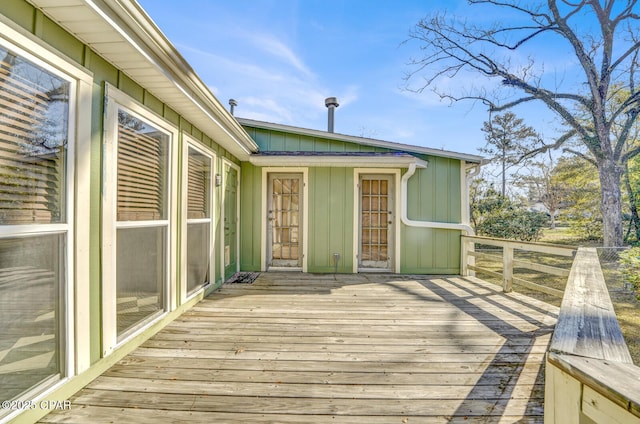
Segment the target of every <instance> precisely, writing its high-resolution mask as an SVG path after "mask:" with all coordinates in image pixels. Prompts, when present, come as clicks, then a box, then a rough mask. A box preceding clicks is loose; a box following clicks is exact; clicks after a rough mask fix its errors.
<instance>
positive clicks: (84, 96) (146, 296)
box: [0, 0, 481, 422]
mask: <svg viewBox="0 0 640 424" xmlns="http://www.w3.org/2000/svg"><path fill="white" fill-rule="evenodd" d="M425 140H428V135H425ZM439 143H440V141H439ZM480 159H481V158H480V157H478V156H474V155H467V154H461V153H453V152H447V151H443V150H437V149H429V148H425V147H419V146H408V145H403V144H397V143H391V142H386V141H380V140H372V139H367V138H360V137H352V136H347V135H340V134H335V133H332V132H325V131H317V130H309V129H301V128H295V127H289V126H284V125H279V124H272V123H265V122H257V121H251V120H245V119H235V118H234V117H233V116H232V115H231V114H230V113H229V112H228V111H227V110H226V109H225V108H224V107H223V106H222V104H221V103H220V102H219V101H218V100H217V99H216V98H215V97H214V96H213V94H212V93H211V92H210V91H209V89H208V88H207V86H206V85H205V84H204V83H203V82H202V81H201V80H200V79H199V78H198V76H197V75H196V73H195V72H194V71H193V69H192V68H191V67H190V66H189V64H188V63H186V61H185V60H184V59H183V58H182V56H181V55H180V54H179V53H178V52H177V51H176V49H175V48H174V47H173V45H172V44H171V43H170V42H169V40H167V39H166V37H165V36H164V35H163V34H162V33H161V32H160V31H159V30H158V28H157V27H156V26H155V24H154V23H153V22H152V21H151V19H150V18H149V17H148V16H147V15H146V13H145V12H144V11H143V10H142V8H141V7H140V6H139V5H138V4H137V3H136V2H135V1H133V0H117V1H116V0H103V1H100V2H95V1H89V0H69V1H51V0H29V1H27V0H4V1H2V2H0V399H2V400H5V399H6V400H11V399H13V400H15V401H16V402H15V404H16V405H18V403H17V402H18V401H40V400H43V399H55V400H59V399H63V398H66V397H68V396H69V395H70V394H72V393H73V392H75V391H76V390H78V389H79V388H81V387H82V386H84V385H85V384H86V383H87V382H89V381H91V379H93V378H95V377H96V376H98V375H99V374H100V373H102V372H103V371H104V370H106V369H107V368H108V367H109V366H111V365H112V364H113V363H115V362H116V361H117V360H119V359H120V358H121V357H123V356H124V355H125V354H127V353H128V352H130V351H131V350H132V349H133V348H135V347H136V346H138V345H139V344H140V343H141V342H142V341H144V340H145V339H147V338H148V337H150V336H151V335H153V334H155V333H156V332H157V331H159V329H161V328H162V327H163V326H164V325H166V324H167V323H169V322H170V321H171V320H173V319H175V318H176V317H177V316H178V315H179V314H180V313H182V312H183V311H185V310H186V309H188V308H190V307H191V306H193V305H194V304H195V303H196V302H197V301H198V300H200V299H201V298H202V297H203V296H204V295H206V294H208V293H210V292H211V291H213V290H214V289H215V288H217V287H219V286H220V285H221V284H222V282H223V281H225V280H226V279H228V278H229V277H231V276H232V275H233V274H235V273H236V272H238V271H266V272H268V271H270V270H283V269H286V270H295V271H302V272H338V273H354V272H394V273H429V274H435V273H441V274H456V273H458V272H459V270H460V240H459V239H460V234H461V233H464V232H465V231H468V230H469V227H468V213H467V210H468V204H467V192H466V189H467V172H468V171H469V169H470V168H476V167H477V166H479V164H480ZM3 405H4V404H3ZM44 413H46V410H42V409H41V408H34V409H30V408H26V409H25V408H22V409H21V408H9V409H6V408H3V409H2V410H0V422H6V421H10V420H13V419H14V418H17V417H19V418H20V420H22V421H34V420H36V419H37V418H38V417H40V416H42V415H43V414H44Z"/></svg>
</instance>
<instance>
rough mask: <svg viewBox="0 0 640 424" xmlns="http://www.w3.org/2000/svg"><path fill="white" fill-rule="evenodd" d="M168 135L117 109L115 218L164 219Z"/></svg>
mask: <svg viewBox="0 0 640 424" xmlns="http://www.w3.org/2000/svg"><path fill="white" fill-rule="evenodd" d="M168 140H169V136H168V135H167V134H166V133H164V132H161V131H159V130H157V129H155V128H154V127H152V126H150V125H149V124H147V123H145V122H144V121H142V120H140V119H137V118H135V117H134V116H132V115H130V114H129V113H127V112H125V111H123V110H120V111H119V112H118V195H117V198H118V200H117V220H118V221H156V220H163V219H166V209H167V208H166V196H165V192H166V176H165V173H166V172H165V171H166V169H167V165H166V163H167V154H166V146H167V143H168Z"/></svg>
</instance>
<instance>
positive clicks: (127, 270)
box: [116, 226, 167, 336]
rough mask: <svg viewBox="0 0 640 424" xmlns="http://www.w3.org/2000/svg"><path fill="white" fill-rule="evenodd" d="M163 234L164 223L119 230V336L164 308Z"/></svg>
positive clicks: (164, 249)
mask: <svg viewBox="0 0 640 424" xmlns="http://www.w3.org/2000/svg"><path fill="white" fill-rule="evenodd" d="M166 233H167V228H166V227H165V226H160V227H144V228H120V229H118V234H117V240H118V241H117V258H116V261H117V262H116V263H117V265H116V273H117V277H116V278H117V282H116V296H117V303H116V304H117V308H116V313H117V327H118V336H121V335H122V334H123V333H125V332H126V330H128V329H130V328H132V327H134V326H135V325H136V324H138V323H141V322H142V321H145V320H146V319H147V318H149V317H151V316H153V315H155V314H156V313H157V312H159V311H162V310H164V306H163V305H164V298H163V297H164V286H165V281H166V278H167V276H166V252H167V241H166Z"/></svg>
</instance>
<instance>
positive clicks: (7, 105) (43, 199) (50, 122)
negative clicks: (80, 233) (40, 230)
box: [0, 47, 70, 225]
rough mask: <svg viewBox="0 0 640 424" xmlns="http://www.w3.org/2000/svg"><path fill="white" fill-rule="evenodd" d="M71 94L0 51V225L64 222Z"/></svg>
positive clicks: (66, 84)
mask: <svg viewBox="0 0 640 424" xmlns="http://www.w3.org/2000/svg"><path fill="white" fill-rule="evenodd" d="M69 92H70V83H69V82H68V81H65V80H63V79H61V78H59V77H57V76H55V75H53V74H51V73H50V72H48V71H46V70H45V69H43V68H40V67H39V66H37V65H35V64H33V63H31V62H29V61H28V60H25V59H22V58H20V57H18V56H16V55H14V54H12V53H11V52H9V51H7V50H5V49H3V48H2V47H0V225H1V224H29V223H44V224H47V223H62V222H65V221H66V220H65V178H64V176H65V161H66V154H67V143H68V122H69Z"/></svg>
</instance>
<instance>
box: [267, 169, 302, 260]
mask: <svg viewBox="0 0 640 424" xmlns="http://www.w3.org/2000/svg"><path fill="white" fill-rule="evenodd" d="M270 173H286V174H302V183H303V187H302V272H307V256H308V255H307V251H308V246H309V241H308V239H309V168H306V167H305V168H303V167H297V168H295V167H264V168H262V178H261V185H262V186H261V191H260V192H261V193H262V201H261V205H260V214H261V215H260V226H261V227H260V270H261V271H263V272H264V271H267V268H268V266H267V252H268V251H269V246H267V227H268V226H267V195H268V191H267V190H268V187H267V182H268V176H269V174H270ZM272 269H273V270H280V268H272ZM298 271H299V269H298Z"/></svg>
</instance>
